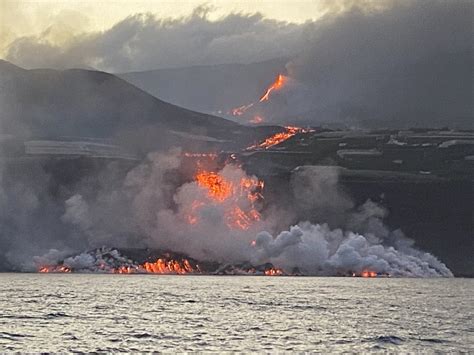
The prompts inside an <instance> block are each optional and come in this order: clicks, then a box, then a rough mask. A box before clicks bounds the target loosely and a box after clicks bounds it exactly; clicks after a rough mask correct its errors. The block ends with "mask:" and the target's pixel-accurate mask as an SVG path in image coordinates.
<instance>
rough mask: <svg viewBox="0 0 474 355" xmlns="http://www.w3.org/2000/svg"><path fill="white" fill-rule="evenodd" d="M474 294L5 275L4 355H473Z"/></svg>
mask: <svg viewBox="0 0 474 355" xmlns="http://www.w3.org/2000/svg"><path fill="white" fill-rule="evenodd" d="M473 294H474V280H473V279H394V278H392V279H383V278H380V279H363V278H329V277H258V276H158V275H85V274H82V275H79V274H0V352H9V351H12V352H13V351H21V352H39V351H41V352H50V351H54V352H58V351H78V352H91V351H96V352H112V351H170V352H171V351H246V352H247V351H320V352H325V353H327V352H339V351H387V350H388V351H397V352H398V351H400V352H406V351H412V352H415V351H416V352H419V351H430V352H432V351H442V352H446V351H466V352H472V351H474V318H473V309H474V300H473Z"/></svg>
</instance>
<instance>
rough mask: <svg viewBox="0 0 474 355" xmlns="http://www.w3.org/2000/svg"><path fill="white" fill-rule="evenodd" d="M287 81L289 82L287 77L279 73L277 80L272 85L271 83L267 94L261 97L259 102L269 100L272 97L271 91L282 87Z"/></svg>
mask: <svg viewBox="0 0 474 355" xmlns="http://www.w3.org/2000/svg"><path fill="white" fill-rule="evenodd" d="M286 82H287V77H286V76H284V75H282V74H278V76H277V78H276V80H275V82H274V83H273V84H272V85H270V87H269V88H268V89H267V91H266V92H265V94H264V95H263V96H262V97H261V98H260V100H259V102H263V101H268V99H269V97H270V93H271V92H272V91H273V90H279V89H281V88H282V87H283V86H284V85H285V84H286Z"/></svg>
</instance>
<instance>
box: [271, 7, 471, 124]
mask: <svg viewBox="0 0 474 355" xmlns="http://www.w3.org/2000/svg"><path fill="white" fill-rule="evenodd" d="M473 12H474V6H473V3H472V2H471V1H464V0H455V1H438V0H435V1H430V2H429V3H427V2H425V1H399V2H395V3H393V4H392V6H390V7H389V8H387V9H385V10H384V11H378V12H363V11H360V9H357V8H354V9H352V10H349V11H347V12H345V13H343V14H342V15H340V16H337V17H335V18H327V19H326V20H324V21H321V22H320V23H319V26H318V29H317V31H314V32H312V33H311V37H312V39H311V40H310V42H311V45H309V46H308V47H307V48H306V49H305V50H304V51H303V52H302V53H301V54H298V55H297V56H296V57H295V58H294V59H292V60H291V61H290V62H289V64H288V65H287V69H288V71H289V74H290V75H291V77H292V78H294V79H295V80H297V81H300V82H302V83H304V84H305V85H306V86H307V90H306V91H305V92H304V93H299V94H298V95H300V96H303V97H305V96H306V97H308V88H310V89H309V90H310V91H311V94H310V95H309V96H310V99H308V98H307V99H306V102H310V103H312V107H311V109H309V110H308V111H307V112H306V113H305V114H301V113H300V112H297V111H296V110H295V111H294V113H295V117H294V118H293V117H291V116H289V115H288V114H287V113H286V112H285V114H284V115H279V114H278V111H277V112H273V111H272V110H271V108H269V110H270V112H271V113H272V115H268V116H269V118H270V119H273V118H275V119H276V120H277V121H279V122H283V121H285V120H287V121H288V120H291V119H293V120H299V121H300V122H307V123H311V124H315V123H316V124H317V123H329V122H333V123H334V122H340V123H343V124H345V125H347V126H359V127H361V126H366V127H367V126H368V127H380V126H385V127H410V126H412V127H413V126H418V127H420V126H424V127H427V126H428V127H435V126H436V127H440V126H451V127H469V128H473V127H474V125H473V122H474V121H473V120H472V118H473V116H474V106H473V100H472V89H473V81H472V75H470V73H471V72H472V65H473V61H472V60H473V52H472V51H473V46H472V33H473V25H472V18H473ZM295 95H296V94H295Z"/></svg>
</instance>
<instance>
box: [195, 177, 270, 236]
mask: <svg viewBox="0 0 474 355" xmlns="http://www.w3.org/2000/svg"><path fill="white" fill-rule="evenodd" d="M195 179H196V182H197V184H198V185H199V186H200V187H201V188H203V189H204V190H205V191H206V192H207V194H206V195H207V198H208V199H209V200H208V201H200V200H195V201H193V202H192V203H191V206H190V211H189V212H188V215H187V216H186V220H187V222H188V223H189V224H196V223H198V222H199V218H198V215H199V210H200V209H201V208H202V207H204V206H205V205H206V204H214V205H220V206H222V208H223V209H224V219H225V223H226V224H227V226H228V227H229V228H231V229H242V230H247V229H249V228H250V227H251V226H252V225H253V223H254V222H256V221H259V220H260V219H261V216H260V213H259V212H258V210H257V209H256V207H255V204H256V203H257V202H258V201H260V200H262V199H263V196H262V194H261V190H262V189H263V187H264V182H263V181H261V180H258V179H256V178H249V177H243V178H241V179H240V181H239V182H238V183H235V182H232V181H230V180H228V179H226V178H224V177H223V176H222V175H221V174H220V173H216V172H213V171H206V170H201V171H199V172H198V173H197V174H196V176H195ZM244 206H245V207H244Z"/></svg>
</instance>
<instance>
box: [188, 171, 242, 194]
mask: <svg viewBox="0 0 474 355" xmlns="http://www.w3.org/2000/svg"><path fill="white" fill-rule="evenodd" d="M196 181H197V183H198V185H199V186H201V187H203V188H205V189H207V193H208V195H209V197H210V198H211V199H213V200H217V201H224V200H225V199H227V198H229V197H230V196H231V195H232V189H233V186H232V183H231V182H229V181H226V180H225V179H224V178H223V177H222V176H221V175H219V174H218V173H215V172H213V171H201V172H199V173H198V174H197V175H196Z"/></svg>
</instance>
